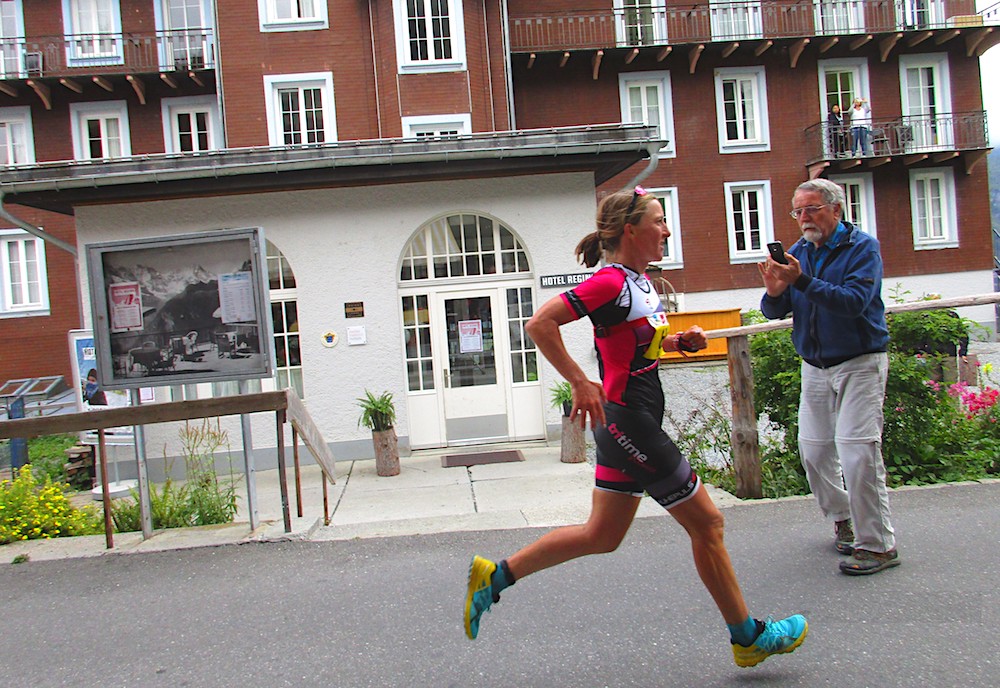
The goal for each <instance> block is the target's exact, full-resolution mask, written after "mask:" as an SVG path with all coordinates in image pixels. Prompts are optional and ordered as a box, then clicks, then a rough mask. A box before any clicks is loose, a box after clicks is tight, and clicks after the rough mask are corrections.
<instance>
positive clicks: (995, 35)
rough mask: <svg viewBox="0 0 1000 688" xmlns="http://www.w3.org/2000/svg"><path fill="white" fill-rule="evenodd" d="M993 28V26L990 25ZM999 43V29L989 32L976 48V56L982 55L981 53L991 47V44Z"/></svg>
mask: <svg viewBox="0 0 1000 688" xmlns="http://www.w3.org/2000/svg"><path fill="white" fill-rule="evenodd" d="M991 28H993V27H991ZM998 43H1000V31H993V32H991V33H989V34H988V35H987V36H986V38H985V40H983V42H981V43H980V44H979V46H978V47H977V48H976V57H982V56H983V53H985V52H986V51H987V50H989V49H990V48H992V47H993V46H995V45H997V44H998Z"/></svg>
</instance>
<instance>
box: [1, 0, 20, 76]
mask: <svg viewBox="0 0 1000 688" xmlns="http://www.w3.org/2000/svg"><path fill="white" fill-rule="evenodd" d="M7 2H8V3H9V4H7V7H8V9H10V10H11V13H10V15H9V19H10V20H12V22H13V26H11V27H10V29H11V31H10V32H9V33H8V32H2V31H0V38H2V39H3V46H2V49H0V77H2V78H4V79H15V78H23V77H24V76H26V74H25V71H24V54H25V50H24V48H25V42H24V9H23V7H22V0H7Z"/></svg>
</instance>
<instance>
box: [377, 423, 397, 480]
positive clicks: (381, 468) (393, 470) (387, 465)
mask: <svg viewBox="0 0 1000 688" xmlns="http://www.w3.org/2000/svg"><path fill="white" fill-rule="evenodd" d="M372 444H373V445H374V446H375V472H376V473H377V474H378V475H380V476H382V477H390V476H393V475H399V448H398V445H397V439H396V428H389V429H388V430H372Z"/></svg>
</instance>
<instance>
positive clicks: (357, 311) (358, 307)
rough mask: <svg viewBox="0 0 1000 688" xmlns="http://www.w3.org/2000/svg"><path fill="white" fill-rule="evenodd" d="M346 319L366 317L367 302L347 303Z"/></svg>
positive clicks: (345, 308)
mask: <svg viewBox="0 0 1000 688" xmlns="http://www.w3.org/2000/svg"><path fill="white" fill-rule="evenodd" d="M344 317H345V318H363V317H365V302H364V301H347V302H346V303H344Z"/></svg>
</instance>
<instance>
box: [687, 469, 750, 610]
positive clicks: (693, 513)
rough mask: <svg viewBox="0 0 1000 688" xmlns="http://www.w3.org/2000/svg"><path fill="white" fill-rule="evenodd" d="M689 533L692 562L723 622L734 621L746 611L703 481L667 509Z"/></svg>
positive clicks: (715, 510)
mask: <svg viewBox="0 0 1000 688" xmlns="http://www.w3.org/2000/svg"><path fill="white" fill-rule="evenodd" d="M668 513H669V514H670V515H671V516H673V517H674V518H675V519H676V520H677V522H678V523H680V524H681V525H682V526H684V530H686V531H687V532H688V535H689V536H690V537H691V550H692V552H693V553H694V565H695V568H697V569H698V575H699V576H700V577H701V582H702V583H704V585H705V587H706V588H707V589H708V592H709V594H710V595H711V596H712V599H713V600H715V604H716V606H718V608H719V611H720V612H722V617H723V618H724V619H725V620H726V623H727V624H738V623H742V622H743V621H745V620H746V618H747V617H748V616H749V615H750V613H749V611H748V610H747V605H746V602H744V601H743V593H742V592H740V584H739V583H738V582H737V580H736V572H735V571H734V570H733V564H732V562H731V561H730V560H729V552H728V551H726V545H725V543H724V542H723V524H724V521H723V518H722V513H721V512H720V511H719V509H718V507H716V506H715V503H714V502H712V498H711V497H710V496H709V495H708V491H707V490H706V489H705V487H704V485H703V486H701V487H700V488H699V489H698V491H697V492H696V493H695V494H694V496H693V497H692V498H691V499H689V500H687V501H686V502H684V503H682V504H679V505H677V506H675V507H673V508H671V509H670V511H669V512H668Z"/></svg>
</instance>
